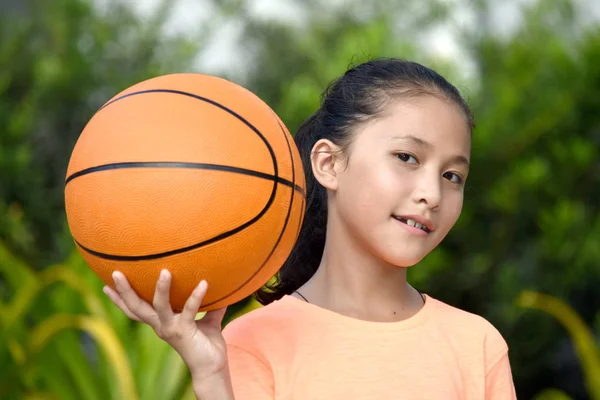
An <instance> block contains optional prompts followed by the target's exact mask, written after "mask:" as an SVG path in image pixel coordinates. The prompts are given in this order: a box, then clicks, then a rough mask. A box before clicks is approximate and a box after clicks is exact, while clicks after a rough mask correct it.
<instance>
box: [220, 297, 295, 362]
mask: <svg viewBox="0 0 600 400" xmlns="http://www.w3.org/2000/svg"><path fill="white" fill-rule="evenodd" d="M290 303H292V302H291V301H290V300H289V299H285V298H284V299H281V300H278V301H275V302H273V303H271V304H268V305H266V306H263V307H260V308H257V309H255V310H252V311H250V312H248V313H246V314H244V315H242V316H241V317H238V318H236V319H235V320H233V321H231V322H230V323H229V324H227V326H225V328H224V329H223V336H224V338H225V342H226V343H227V345H228V346H229V347H235V348H238V349H244V350H247V351H252V350H254V351H258V352H260V353H264V352H269V351H271V352H273V351H280V352H281V351H283V348H290V347H291V346H293V345H294V343H295V342H296V340H297V336H299V334H298V330H299V328H300V327H301V326H302V325H303V322H302V321H303V318H302V315H300V313H298V310H296V309H295V308H294V307H293V304H290Z"/></svg>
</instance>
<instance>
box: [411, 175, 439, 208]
mask: <svg viewBox="0 0 600 400" xmlns="http://www.w3.org/2000/svg"><path fill="white" fill-rule="evenodd" d="M420 175H421V176H419V177H418V179H417V184H416V186H415V190H414V192H413V200H414V201H415V203H419V204H423V205H425V206H426V207H427V208H428V209H430V210H435V209H437V208H438V207H439V206H440V202H441V200H442V177H441V176H439V174H438V173H437V172H436V171H424V170H423V173H422V174H420Z"/></svg>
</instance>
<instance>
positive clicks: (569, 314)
mask: <svg viewBox="0 0 600 400" xmlns="http://www.w3.org/2000/svg"><path fill="white" fill-rule="evenodd" d="M517 301H518V304H519V305H520V306H521V307H529V308H536V309H538V310H541V311H544V312H546V313H548V314H550V315H551V316H553V317H554V318H556V319H557V320H558V321H559V322H560V323H561V324H562V326H563V327H564V328H565V329H566V330H567V332H568V333H569V335H570V336H571V339H572V340H573V344H574V346H575V351H576V353H577V357H578V358H579V361H580V362H581V367H582V369H583V375H584V380H585V385H586V387H587V389H588V391H589V394H590V397H591V398H592V399H594V400H600V354H599V352H598V348H597V347H596V342H595V340H594V335H593V334H592V331H591V330H590V328H589V327H588V326H587V325H586V324H585V322H584V321H583V319H582V318H581V317H580V316H579V315H578V314H577V313H576V312H575V310H573V309H572V308H571V307H570V306H569V305H568V304H566V303H565V302H563V301H562V300H560V299H557V298H555V297H552V296H550V295H547V294H542V293H537V292H534V291H529V290H526V291H523V292H522V293H521V295H520V296H519V298H518V300H517Z"/></svg>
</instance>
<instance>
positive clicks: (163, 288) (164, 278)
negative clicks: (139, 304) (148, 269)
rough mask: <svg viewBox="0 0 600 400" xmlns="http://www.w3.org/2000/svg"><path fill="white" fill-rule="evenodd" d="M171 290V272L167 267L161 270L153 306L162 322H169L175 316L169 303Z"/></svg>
mask: <svg viewBox="0 0 600 400" xmlns="http://www.w3.org/2000/svg"><path fill="white" fill-rule="evenodd" d="M170 291H171V274H170V273H169V271H167V270H166V269H163V270H162V271H160V276H159V278H158V281H157V282H156V289H155V290H154V299H153V300H152V306H153V307H154V309H155V310H156V313H157V314H158V318H159V319H160V320H161V322H163V323H164V322H167V321H168V320H170V319H171V318H172V317H173V309H172V308H171V304H170V303H169V293H170Z"/></svg>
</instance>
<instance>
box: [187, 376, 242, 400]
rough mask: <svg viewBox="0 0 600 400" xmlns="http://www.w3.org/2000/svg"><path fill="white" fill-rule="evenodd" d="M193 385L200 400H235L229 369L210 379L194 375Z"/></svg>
mask: <svg viewBox="0 0 600 400" xmlns="http://www.w3.org/2000/svg"><path fill="white" fill-rule="evenodd" d="M192 383H193V385H194V394H195V395H196V398H197V399H198V400H235V398H234V396H233V387H232V386H231V376H230V374H229V368H225V370H223V372H222V373H219V374H215V375H213V376H212V377H210V378H208V379H207V378H201V377H198V376H194V375H192Z"/></svg>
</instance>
